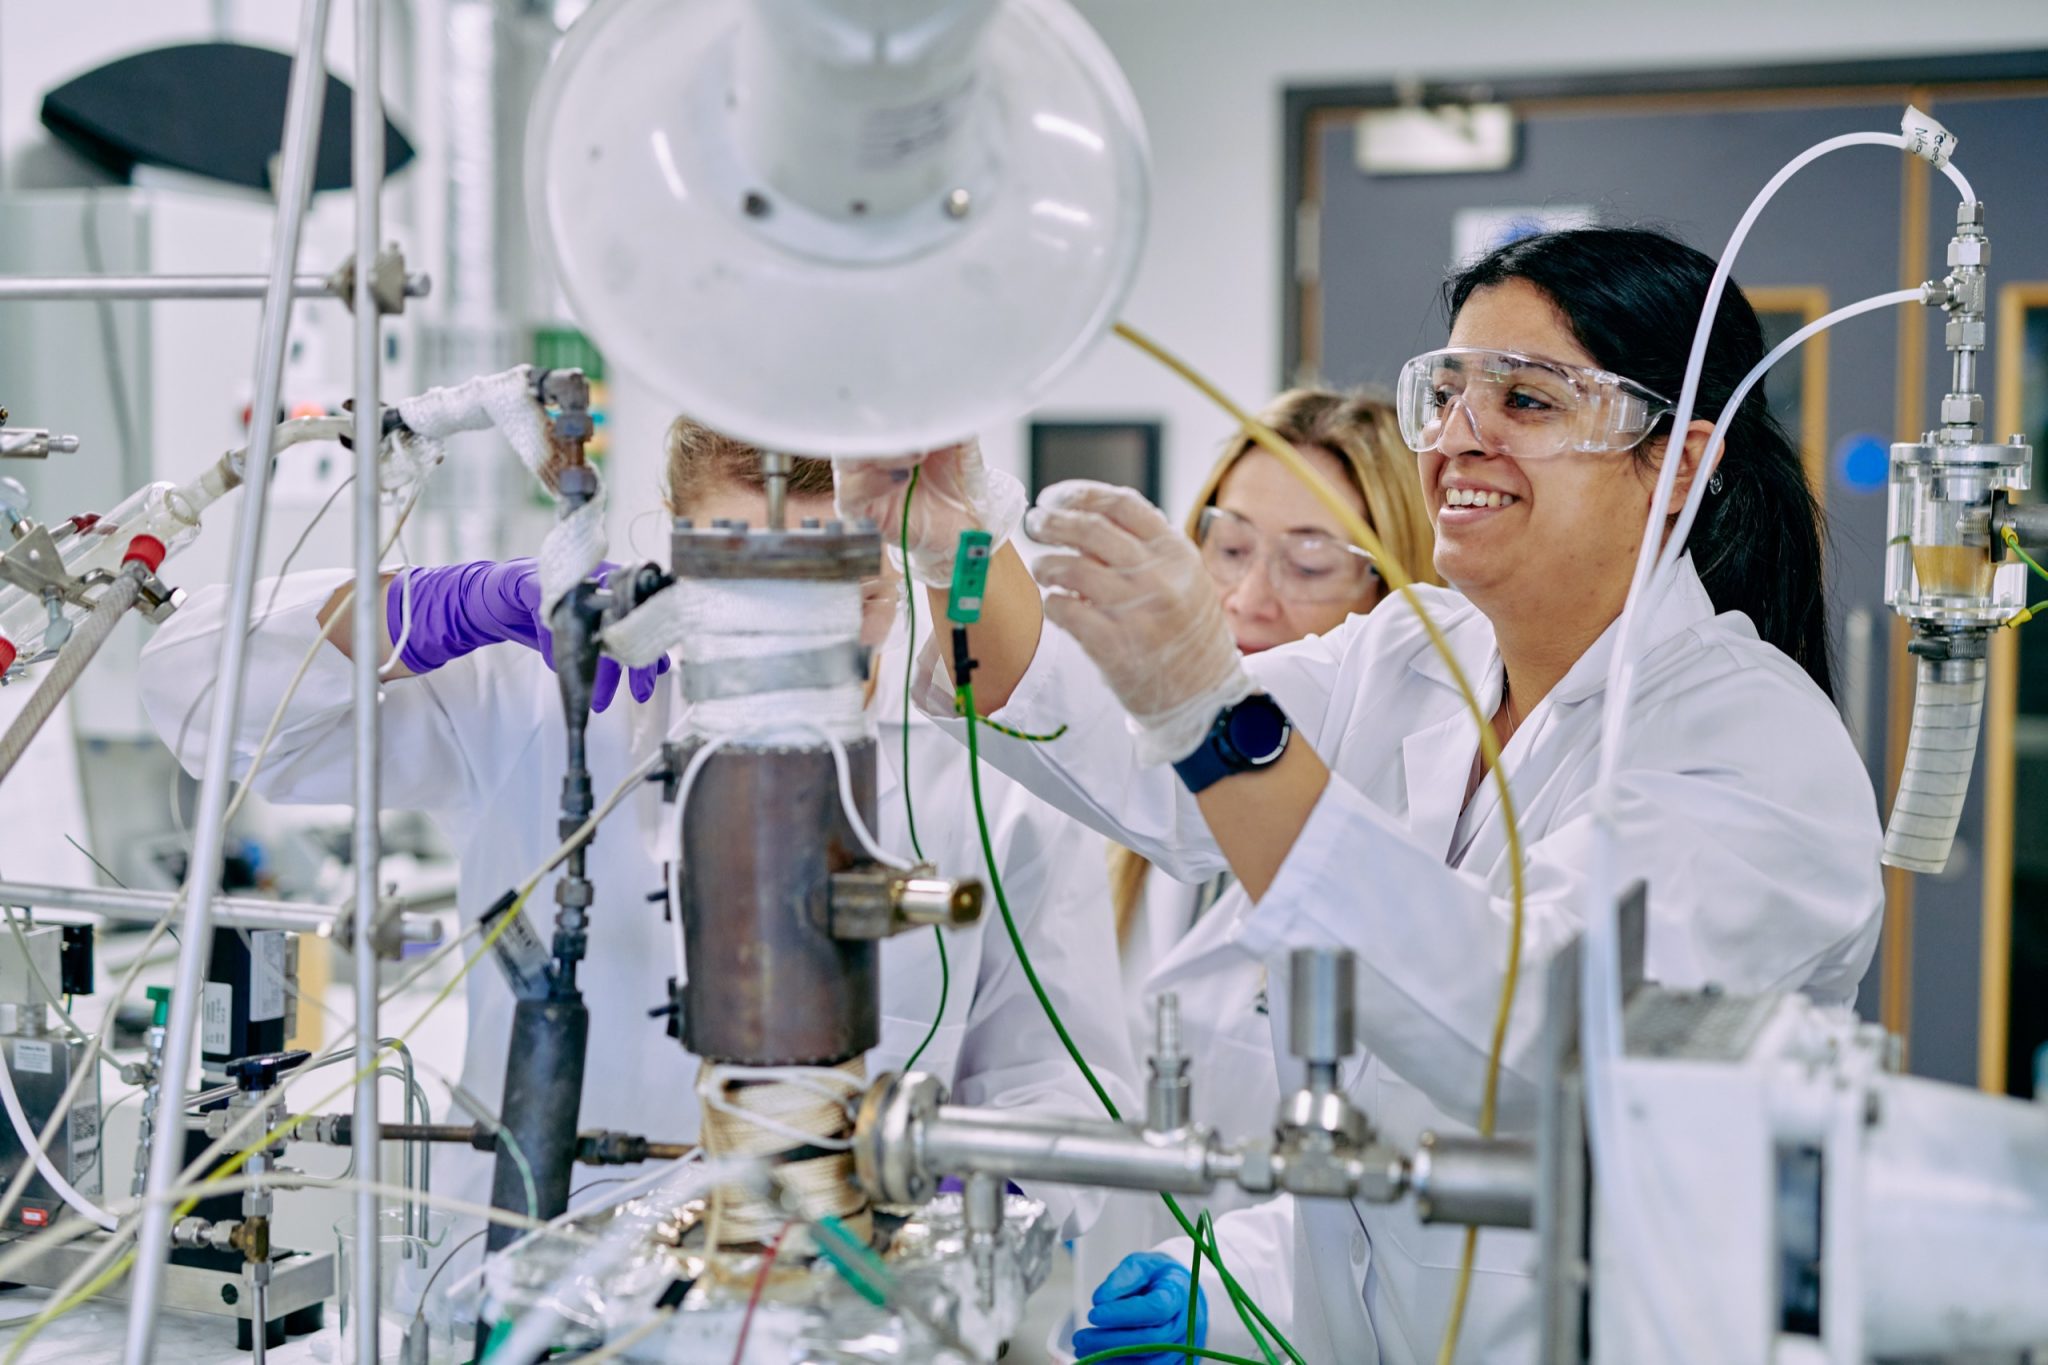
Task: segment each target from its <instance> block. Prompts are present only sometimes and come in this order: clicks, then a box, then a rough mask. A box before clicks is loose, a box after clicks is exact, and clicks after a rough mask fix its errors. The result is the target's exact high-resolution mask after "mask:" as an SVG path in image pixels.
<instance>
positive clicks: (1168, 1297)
mask: <svg viewBox="0 0 2048 1365" xmlns="http://www.w3.org/2000/svg"><path fill="white" fill-rule="evenodd" d="M1192 1280H1193V1277H1192V1276H1190V1275H1189V1274H1188V1268H1187V1267H1186V1266H1184V1265H1182V1264H1181V1263H1180V1262H1179V1261H1176V1260H1174V1259H1173V1257H1171V1256H1165V1255H1161V1254H1160V1253H1159V1252H1156V1251H1137V1252H1133V1253H1131V1254H1130V1255H1129V1256H1126V1257H1124V1258H1123V1259H1122V1260H1121V1261H1119V1262H1117V1266H1116V1269H1114V1270H1112V1271H1110V1272H1109V1275H1108V1277H1107V1278H1105V1279H1104V1280H1103V1282H1102V1283H1101V1284H1100V1285H1098V1286H1096V1290H1095V1296H1094V1306H1093V1307H1092V1308H1090V1309H1089V1310H1088V1326H1086V1327H1084V1328H1082V1329H1081V1330H1080V1331H1078V1332H1076V1333H1074V1354H1075V1356H1076V1357H1082V1356H1089V1355H1093V1354H1094V1353H1095V1352H1097V1351H1109V1350H1114V1349H1115V1348H1116V1347H1119V1346H1149V1345H1152V1344H1154V1343H1159V1344H1164V1343H1167V1342H1172V1343H1175V1344H1179V1343H1183V1342H1186V1341H1187V1335H1188V1290H1189V1289H1190V1288H1191V1287H1192ZM1208 1342H1209V1303H1208V1295H1206V1294H1204V1293H1203V1292H1202V1291H1201V1290H1199V1289H1197V1290H1195V1339H1194V1342H1193V1344H1194V1345H1196V1346H1205V1345H1207V1344H1208ZM1118 1359H1120V1360H1125V1361H1130V1362H1133V1365H1181V1361H1182V1360H1183V1356H1182V1354H1181V1353H1180V1352H1178V1351H1161V1352H1159V1353H1157V1354H1154V1355H1141V1356H1120V1357H1118Z"/></svg>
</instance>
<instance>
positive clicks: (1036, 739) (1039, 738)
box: [974, 716, 1067, 744]
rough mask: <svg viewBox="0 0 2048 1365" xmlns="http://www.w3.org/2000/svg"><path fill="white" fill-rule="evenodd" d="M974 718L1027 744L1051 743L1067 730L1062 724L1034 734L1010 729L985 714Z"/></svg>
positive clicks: (997, 731) (998, 732)
mask: <svg viewBox="0 0 2048 1365" xmlns="http://www.w3.org/2000/svg"><path fill="white" fill-rule="evenodd" d="M974 719H975V720H976V721H977V722H978V723H980V724H982V725H986V726H987V727H988V728H989V729H991V730H993V731H995V732H996V733H997V734H999V735H1008V736H1009V737H1010V738H1011V739H1021V740H1023V741H1024V742H1025V743H1027V744H1050V743H1052V741H1054V740H1056V739H1058V738H1059V737H1060V736H1061V735H1063V734H1065V733H1066V732H1067V727H1066V726H1064V725H1062V726H1060V728H1059V729H1057V730H1054V731H1051V732H1050V733H1048V734H1043V735H1034V734H1030V733H1028V732H1026V731H1023V730H1012V729H1011V728H1010V727H1009V726H1007V725H1005V724H1003V723H1002V722H1001V721H999V720H990V719H989V718H988V717H987V716H976V717H975V718H974Z"/></svg>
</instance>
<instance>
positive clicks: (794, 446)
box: [527, 0, 1147, 456]
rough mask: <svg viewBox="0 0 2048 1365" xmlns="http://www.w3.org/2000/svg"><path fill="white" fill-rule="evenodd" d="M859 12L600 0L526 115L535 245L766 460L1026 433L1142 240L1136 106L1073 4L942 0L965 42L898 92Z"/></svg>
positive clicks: (1111, 313) (624, 358)
mask: <svg viewBox="0 0 2048 1365" xmlns="http://www.w3.org/2000/svg"><path fill="white" fill-rule="evenodd" d="M755 6H760V7H761V8H759V9H755V8H754V7H755ZM855 8H856V7H854V6H851V5H849V4H847V3H846V0H780V2H779V3H770V0H600V2H599V3H598V4H597V5H595V6H593V7H592V8H591V10H590V11H589V12H587V13H586V14H585V16H584V17H583V18H582V19H581V20H579V21H578V22H577V23H576V24H575V25H574V27H572V28H571V30H570V31H569V34H568V35H567V37H566V38H565V39H564V40H563V43H562V48H561V50H560V52H559V53H558V54H557V56H556V58H555V60H554V62H553V64H552V65H551V67H550V68H549V70H548V72H547V74H546V76H545V78H544V79H543V81H542V83H541V87H540V90H539V93H538V95H537V97H536V100H535V104H534V109H533V115H532V120H531V122H530V124H529V126H528V132H527V172H528V174H527V193H528V198H529V208H530V211H531V213H532V217H533V222H534V229H535V235H536V237H537V239H538V240H539V241H540V242H541V243H542V244H543V246H544V249H545V251H546V253H547V255H548V258H549V260H550V261H551V263H552V265H553V268H554V270H555V272H556V277H557V280H558V282H559V284H560V286H561V288H562V291H563V293H564V295H565V296H566V297H567V299H568V302H569V305H570V307H571V309H572V311H573V312H574V313H575V315H576V319H577V321H578V323H579V324H580V325H581V327H582V328H583V330H584V331H585V332H586V333H588V334H589V335H590V336H591V337H592V338H593V339H594V340H595V341H596V343H597V344H598V345H599V347H601V348H602V349H603V351H604V352H605V355H606V358H607V360H608V361H609V362H613V363H616V364H618V365H620V366H622V367H623V368H625V369H627V370H629V371H631V372H633V373H634V374H635V375H636V376H637V377H639V378H640V379H642V380H643V381H644V382H646V383H649V384H651V385H653V386H654V387H655V388H656V389H657V390H659V391H660V392H662V393H663V394H664V395H665V396H666V397H668V398H669V399H670V400H672V401H673V402H674V404H675V405H676V409H677V411H678V412H680V413H686V414H688V415H689V416H691V417H693V418H695V419H696V420H698V421H700V422H703V423H704V424H706V425H708V426H710V427H712V428H714V429H716V430H718V431H721V432H724V433H726V434H728V435H731V436H735V437H738V438H740V439H743V440H747V441H750V442H752V443H754V444H757V445H760V446H763V447H765V448H769V449H774V450H780V451H788V452H793V453H801V454H816V455H839V456H848V455H870V456H873V455H887V454H899V453H903V452H906V451H916V450H924V449H930V448H933V447H936V446H939V445H943V444H946V443H948V442H951V441H956V440H959V439H961V438H963V437H967V436H971V435H973V434H975V433H977V432H980V431H983V430H986V429H988V428H989V427H991V426H992V425H994V424H997V423H1001V422H1004V421H1008V420H1011V419H1013V418H1015V417H1016V416H1017V415H1019V414H1020V413H1022V412H1024V411H1025V410H1026V409H1028V408H1029V407H1031V406H1032V405H1033V404H1034V403H1035V402H1036V401H1037V400H1038V399H1039V398H1040V397H1041V396H1043V395H1044V393H1045V392H1046V390H1047V389H1048V388H1049V387H1050V386H1051V385H1052V384H1053V383H1054V381H1055V380H1057V379H1058V378H1059V377H1060V376H1061V375H1062V374H1063V373H1064V372H1065V371H1066V370H1067V369H1068V368H1069V367H1070V366H1072V365H1073V364H1074V362H1075V361H1076V360H1077V359H1078V358H1079V357H1080V356H1081V355H1082V354H1083V353H1085V352H1086V350H1087V349H1088V347H1089V346H1090V345H1091V344H1092V343H1093V342H1094V341H1095V340H1096V339H1097V338H1098V337H1099V336H1100V335H1101V334H1102V332H1103V331H1104V330H1106V329H1107V327H1108V326H1109V324H1110V323H1111V322H1112V321H1114V319H1115V316H1116V310H1117V309H1118V307H1119V306H1120V304H1121V303H1122V300H1123V298H1124V296H1125V293H1126V292H1127V290H1128V289H1129V286H1130V282H1131V278H1132V276H1133V274H1134V273H1135V271H1136V268H1137V262H1138V255H1139V249H1140V246H1141V244H1142V240H1143V235H1144V217H1145V205H1146V168H1147V153H1146V147H1145V140H1144V130H1143V126H1142V123H1141V121H1140V118H1139V115H1138V111H1137V105H1136V101H1135V100H1134V99H1133V97H1132V95H1131V92H1130V88H1129V86H1128V85H1127V84H1126V82H1125V81H1124V78H1123V74H1122V72H1121V71H1119V70H1118V69H1117V66H1116V63H1115V62H1114V61H1113V60H1112V58H1111V57H1110V55H1109V53H1108V50H1107V49H1106V48H1105V47H1104V46H1103V44H1102V42H1101V40H1100V39H1099V38H1097V37H1096V35H1095V33H1094V32H1093V30H1091V29H1090V28H1089V27H1088V26H1087V24H1086V23H1085V22H1084V21H1083V20H1082V19H1081V18H1080V16H1079V15H1077V14H1076V13H1075V12H1074V11H1073V10H1072V9H1071V8H1070V7H1069V6H1068V5H1066V4H1065V3H1063V0H1001V3H999V4H992V3H990V2H989V0H979V3H975V0H968V3H967V4H965V5H958V4H952V5H948V4H935V5H933V6H931V8H932V9H933V10H934V11H937V12H938V15H939V18H940V19H945V18H947V17H948V16H953V17H957V16H958V15H959V14H961V13H967V14H969V15H970V16H971V17H970V18H969V19H968V20H967V21H966V22H964V23H961V24H958V25H956V28H959V29H965V30H968V31H969V36H968V38H967V39H965V40H961V39H960V37H959V34H958V33H955V34H954V35H952V38H951V39H948V40H946V41H944V42H939V43H935V44H933V46H934V47H936V48H938V49H941V50H940V51H938V52H937V55H936V56H935V57H934V58H933V60H932V61H930V62H926V63H925V64H924V66H923V67H922V68H920V67H919V66H918V63H917V60H915V59H913V60H912V61H911V62H910V63H909V69H908V72H907V74H904V75H902V76H901V77H900V78H899V75H898V74H897V73H898V72H899V71H901V70H902V68H900V67H890V68H889V69H886V70H884V69H880V68H877V67H876V66H875V65H874V64H873V63H871V62H869V61H868V60H867V58H866V57H865V56H864V55H863V54H865V53H866V52H868V51H869V49H868V48H867V47H865V46H863V39H864V38H865V36H866V35H864V34H863V33H861V32H859V31H858V30H859V23H858V22H857V21H856V22H854V23H847V22H845V21H844V20H843V17H842V16H843V15H844V14H845V12H847V11H848V10H854V9H855ZM750 10H752V11H753V13H752V15H751V16H750V13H749V11H750ZM793 16H794V19H793ZM750 18H751V21H752V22H753V23H756V24H763V25H772V26H773V27H772V28H767V29H766V30H765V31H766V32H767V33H769V34H771V35H772V36H769V37H764V36H763V33H764V30H763V29H755V30H753V31H749V29H748V25H749V22H750ZM807 19H816V20H817V21H818V22H817V24H816V29H815V31H812V30H808V29H801V30H800V31H798V32H797V34H796V36H795V37H791V36H790V35H791V25H792V23H793V22H795V23H798V24H799V25H800V23H801V21H803V20H807ZM931 27H932V25H930V24H927V25H926V26H925V31H929V30H930V28H931ZM849 30H852V32H849ZM873 46H874V50H875V51H880V50H881V48H882V46H883V45H882V44H879V43H878V44H875V45H873ZM764 47H766V48H772V49H775V50H774V51H772V52H770V53H769V54H768V56H767V57H766V58H764V57H763V56H762V49H763V48H764ZM849 54H851V56H849ZM896 55H897V56H900V55H901V54H900V53H898V54H896ZM849 63H851V64H850V65H849ZM812 64H815V68H816V69H815V70H813V69H812ZM764 69H765V70H766V74H764ZM778 73H779V74H778ZM806 120H808V122H806ZM935 148H937V149H938V150H937V153H936V154H935V152H934V149H935ZM906 168H907V169H906ZM867 187H871V188H872V189H873V192H874V193H873V198H872V200H870V199H869V198H868V196H867V194H866V188H867Z"/></svg>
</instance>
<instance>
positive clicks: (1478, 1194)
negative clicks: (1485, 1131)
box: [1408, 1133, 1536, 1228]
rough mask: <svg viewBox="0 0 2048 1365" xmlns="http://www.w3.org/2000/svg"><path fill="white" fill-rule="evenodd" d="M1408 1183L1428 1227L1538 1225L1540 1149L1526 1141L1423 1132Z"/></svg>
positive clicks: (1418, 1215) (1411, 1163) (1410, 1165)
mask: <svg viewBox="0 0 2048 1365" xmlns="http://www.w3.org/2000/svg"><path fill="white" fill-rule="evenodd" d="M1408 1185H1409V1188H1410V1189H1412V1190H1413V1191H1414V1193H1415V1216H1416V1217H1418V1218H1420V1219H1421V1220H1422V1221H1423V1222H1425V1223H1463V1224H1468V1225H1470V1226H1473V1227H1488V1228H1528V1227H1534V1226H1535V1225H1536V1145H1535V1144H1534V1143H1533V1142H1529V1141H1527V1140H1525V1139H1520V1138H1481V1137H1445V1136H1443V1135H1441V1134H1438V1133H1424V1134H1423V1135H1422V1139H1421V1141H1420V1142H1418V1143H1417V1144H1416V1148H1415V1155H1414V1156H1413V1157H1412V1158H1410V1160H1409V1162H1408Z"/></svg>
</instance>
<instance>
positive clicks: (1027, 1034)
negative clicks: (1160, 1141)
mask: <svg viewBox="0 0 2048 1365" xmlns="http://www.w3.org/2000/svg"><path fill="white" fill-rule="evenodd" d="M982 791H983V796H984V800H985V804H986V805H987V807H988V814H989V833H990V839H991V842H992V843H993V845H994V848H995V857H996V868H995V869H993V870H991V869H988V867H987V862H986V859H985V857H984V856H983V855H982V853H981V850H980V845H979V840H978V834H977V833H976V832H975V831H974V830H973V829H972V828H971V826H972V812H971V809H968V810H963V814H962V817H961V818H963V819H964V820H965V821H966V822H967V824H968V825H969V826H970V828H969V830H968V832H967V835H968V840H969V841H970V842H971V843H972V844H973V846H974V856H973V857H972V858H971V859H970V860H967V861H965V862H964V863H963V864H962V866H963V867H966V868H972V869H975V870H977V871H981V872H982V873H983V876H984V881H985V882H986V883H988V885H987V886H986V890H987V895H986V897H985V899H984V902H983V914H984V915H985V916H987V917H988V919H989V921H990V922H989V923H988V925H987V927H986V928H985V929H984V931H983V933H982V936H981V960H980V961H979V963H977V964H976V967H975V984H974V1003H973V1006H972V1008H971V1009H970V1011H969V1013H968V1017H967V1028H966V1031H965V1034H964V1036H963V1037H962V1040H961V1046H960V1059H959V1068H958V1071H957V1072H956V1076H955V1090H956V1093H957V1095H958V1098H959V1100H960V1102H961V1103H963V1104H972V1105H986V1106H989V1107H991V1108H996V1109H1030V1110H1032V1111H1034V1112H1038V1113H1044V1114H1059V1115H1071V1116H1074V1117H1080V1118H1091V1119H1099V1118H1105V1117H1107V1115H1106V1114H1105V1113H1104V1111H1103V1108H1102V1104H1101V1102H1100V1101H1099V1100H1098V1099H1097V1098H1096V1097H1095V1093H1094V1091H1093V1090H1092V1089H1090V1087H1089V1085H1088V1083H1087V1080H1086V1078H1085V1077H1084V1076H1082V1074H1081V1070H1080V1068H1079V1067H1077V1066H1076V1065H1075V1064H1074V1061H1073V1059H1072V1058H1070V1057H1069V1056H1068V1055H1067V1052H1066V1049H1065V1048H1064V1047H1062V1046H1061V1045H1060V1040H1059V1037H1058V1035H1057V1034H1055V1033H1054V1031H1053V1028H1052V1025H1051V1023H1050V1022H1049V1021H1048V1020H1047V1019H1046V1017H1045V1011H1044V1009H1043V1008H1042V1007H1041V1006H1040V1005H1039V1003H1038V998H1037V996H1036V995H1035V994H1033V992H1032V990H1031V985H1030V982H1029V981H1028V980H1027V979H1026V978H1025V975H1024V969H1023V966H1022V964H1021V963H1020V962H1019V961H1018V958H1017V952H1016V949H1015V947H1014V946H1013V944H1012V943H1011V941H1010V936H1009V934H1008V932H1007V931H1006V930H1005V929H1004V926H1003V924H1002V923H1001V911H1000V910H999V909H998V907H997V904H996V892H995V887H994V885H993V883H994V880H995V879H994V876H993V875H992V872H1000V874H1001V882H1002V888H1003V893H1004V895H1005V897H1006V898H1007V900H1008V902H1009V906H1010V911H1011V913H1012V915H1013V916H1014V917H1015V919H1016V923H1017V930H1018V934H1019V936H1020V937H1021V938H1022V939H1023V941H1024V946H1025V948H1026V950H1027V951H1028V952H1029V953H1030V955H1031V963H1032V966H1033V967H1034V968H1035V969H1036V970H1037V973H1038V978H1039V981H1040V982H1041V983H1043V985H1044V987H1045V992H1046V995H1047V996H1048V997H1049V998H1050V999H1051V1001H1052V1004H1053V1007H1054V1008H1055V1009H1057V1010H1058V1011H1059V1014H1060V1019H1061V1021H1062V1022H1063V1023H1065V1025H1066V1027H1067V1032H1068V1034H1069V1035H1070V1036H1071V1037H1072V1038H1073V1040H1074V1044H1075V1046H1076V1047H1078V1048H1079V1049H1080V1051H1081V1055H1082V1056H1083V1057H1086V1058H1087V1059H1088V1062H1089V1065H1090V1066H1091V1067H1093V1068H1094V1071H1095V1074H1096V1077H1097V1079H1099V1080H1100V1081H1101V1082H1102V1085H1103V1088H1104V1089H1105V1090H1107V1091H1108V1092H1109V1094H1110V1096H1111V1098H1112V1099H1114V1100H1115V1102H1116V1104H1117V1107H1118V1108H1119V1109H1120V1110H1122V1111H1123V1113H1124V1114H1125V1115H1127V1116H1128V1115H1131V1114H1132V1113H1134V1112H1135V1110H1136V1108H1137V1103H1138V1102H1137V1090H1136V1087H1135V1086H1134V1085H1133V1084H1132V1080H1131V1078H1132V1076H1133V1074H1134V1071H1135V1068H1134V1067H1133V1065H1132V1061H1131V1054H1130V1042H1129V1038H1128V1036H1127V1034H1126V1032H1125V1027H1124V1021H1123V1009H1122V1006H1123V993H1122V990H1121V984H1120V980H1119V977H1118V965H1117V955H1116V934H1115V930H1114V927H1113V925H1112V923H1111V915H1110V907H1109V881H1108V876H1107V873H1106V871H1105V869H1104V865H1103V858H1102V845H1101V842H1100V841H1099V840H1098V839H1097V838H1096V837H1095V836H1094V835H1093V834H1092V833H1090V832H1089V831H1088V830H1087V829H1085V828H1083V827H1082V826H1081V825H1079V824H1077V823H1075V822H1074V821H1072V820H1069V819H1068V818H1066V817H1065V816H1063V815H1061V814H1060V813H1059V812H1058V811H1056V810H1053V809H1052V808H1051V807H1049V806H1047V805H1045V804H1043V803H1042V802H1040V801H1037V800H1035V799H1034V798H1033V797H1032V796H1031V795H1030V793H1028V792H1026V791H1024V790H1023V789H1022V788H1021V787H1018V786H1017V785H1015V784H1014V783H1011V782H1008V781H1005V780H1004V779H1003V778H1002V777H1001V776H999V775H997V774H994V773H987V772H984V773H983V775H982ZM961 801H962V805H963V807H964V805H965V794H964V793H962V794H961ZM1031 1193H1032V1195H1033V1196H1034V1197H1036V1198H1042V1199H1044V1200H1045V1203H1046V1206H1047V1209H1048V1211H1049V1212H1051V1213H1052V1215H1053V1216H1054V1217H1056V1218H1058V1219H1060V1220H1061V1221H1062V1222H1063V1224H1064V1230H1063V1232H1062V1233H1061V1236H1062V1237H1063V1238H1069V1239H1071V1238H1074V1237H1078V1236H1079V1235H1080V1234H1081V1233H1083V1232H1085V1231H1086V1230H1087V1228H1088V1227H1089V1225H1091V1224H1092V1223H1093V1222H1094V1221H1095V1219H1096V1217H1097V1215H1098V1214H1100V1213H1101V1211H1102V1206H1103V1203H1104V1199H1105V1196H1104V1194H1103V1192H1102V1191H1100V1190H1084V1189H1078V1188H1075V1187H1070V1186H1055V1185H1048V1186H1037V1185H1034V1186H1033V1187H1032V1189H1031Z"/></svg>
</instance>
